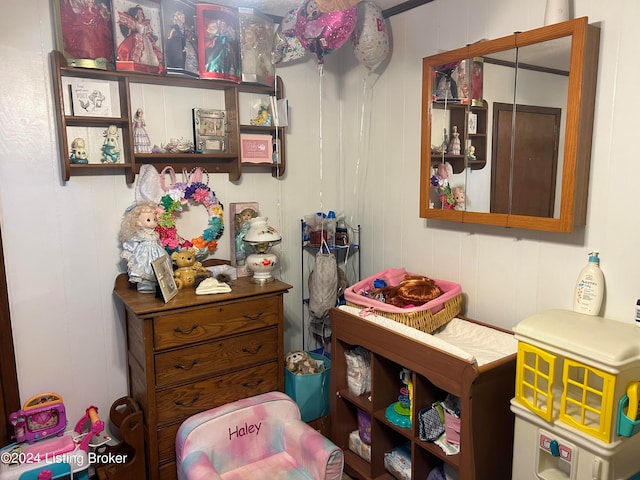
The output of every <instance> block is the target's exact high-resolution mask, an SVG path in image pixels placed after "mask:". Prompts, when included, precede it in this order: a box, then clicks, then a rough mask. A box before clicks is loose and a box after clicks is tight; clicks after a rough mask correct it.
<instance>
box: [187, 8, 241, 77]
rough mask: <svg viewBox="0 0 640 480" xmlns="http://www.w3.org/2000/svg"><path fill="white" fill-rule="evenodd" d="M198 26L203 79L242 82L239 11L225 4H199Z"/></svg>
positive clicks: (197, 11)
mask: <svg viewBox="0 0 640 480" xmlns="http://www.w3.org/2000/svg"><path fill="white" fill-rule="evenodd" d="M196 25H197V31H198V69H199V72H200V77H201V78H212V79H218V80H228V81H230V82H234V83H240V81H241V75H242V68H241V63H240V39H239V37H240V35H239V23H238V10H237V9H235V8H231V7H224V6H222V5H213V4H197V5H196Z"/></svg>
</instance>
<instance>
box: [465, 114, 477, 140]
mask: <svg viewBox="0 0 640 480" xmlns="http://www.w3.org/2000/svg"><path fill="white" fill-rule="evenodd" d="M467 133H468V134H470V135H475V134H476V133H478V115H477V114H475V113H473V112H468V113H467Z"/></svg>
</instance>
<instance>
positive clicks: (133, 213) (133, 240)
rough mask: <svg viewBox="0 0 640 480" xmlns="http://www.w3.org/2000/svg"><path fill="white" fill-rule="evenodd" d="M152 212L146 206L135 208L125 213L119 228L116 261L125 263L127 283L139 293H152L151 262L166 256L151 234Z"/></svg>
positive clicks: (149, 207)
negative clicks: (118, 245) (120, 249)
mask: <svg viewBox="0 0 640 480" xmlns="http://www.w3.org/2000/svg"><path fill="white" fill-rule="evenodd" d="M156 208H157V207H156V205H154V204H153V203H150V202H149V203H146V202H144V203H137V204H135V205H134V206H132V207H130V208H129V209H127V211H126V212H125V214H124V217H123V218H122V225H121V227H120V236H119V239H120V244H121V245H122V252H121V253H120V257H121V258H122V259H124V260H125V261H126V262H127V272H128V274H129V281H130V282H131V283H135V284H136V288H137V289H138V292H141V293H155V291H156V286H157V281H156V276H155V275H154V273H153V268H152V267H151V262H153V261H154V260H156V259H157V258H160V257H162V256H168V254H167V252H166V251H165V249H164V248H162V244H161V243H160V237H159V236H158V233H157V232H156V231H155V227H156V225H157V220H156Z"/></svg>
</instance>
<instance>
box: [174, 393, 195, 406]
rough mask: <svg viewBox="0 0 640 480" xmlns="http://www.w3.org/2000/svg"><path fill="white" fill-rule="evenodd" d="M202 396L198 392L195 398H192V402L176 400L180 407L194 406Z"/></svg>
mask: <svg viewBox="0 0 640 480" xmlns="http://www.w3.org/2000/svg"><path fill="white" fill-rule="evenodd" d="M199 398H200V394H199V393H196V396H195V397H193V400H191V401H190V402H188V403H187V402H183V401H182V400H176V402H175V404H176V405H178V406H179V407H192V406H193V404H194V403H196V402H197V401H198V399H199Z"/></svg>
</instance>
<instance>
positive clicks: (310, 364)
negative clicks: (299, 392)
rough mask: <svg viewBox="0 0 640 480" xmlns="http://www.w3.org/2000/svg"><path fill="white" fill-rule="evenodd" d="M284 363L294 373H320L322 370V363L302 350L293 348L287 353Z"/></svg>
mask: <svg viewBox="0 0 640 480" xmlns="http://www.w3.org/2000/svg"><path fill="white" fill-rule="evenodd" d="M284 363H285V365H286V367H287V370H289V371H290V372H292V373H295V374H296V375H307V374H309V373H320V372H322V371H323V370H324V365H321V366H319V365H318V363H317V362H316V361H315V360H314V359H313V358H312V357H311V355H309V354H308V353H307V352H305V351H303V350H293V351H291V352H289V353H287V356H286V357H285V359H284Z"/></svg>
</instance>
